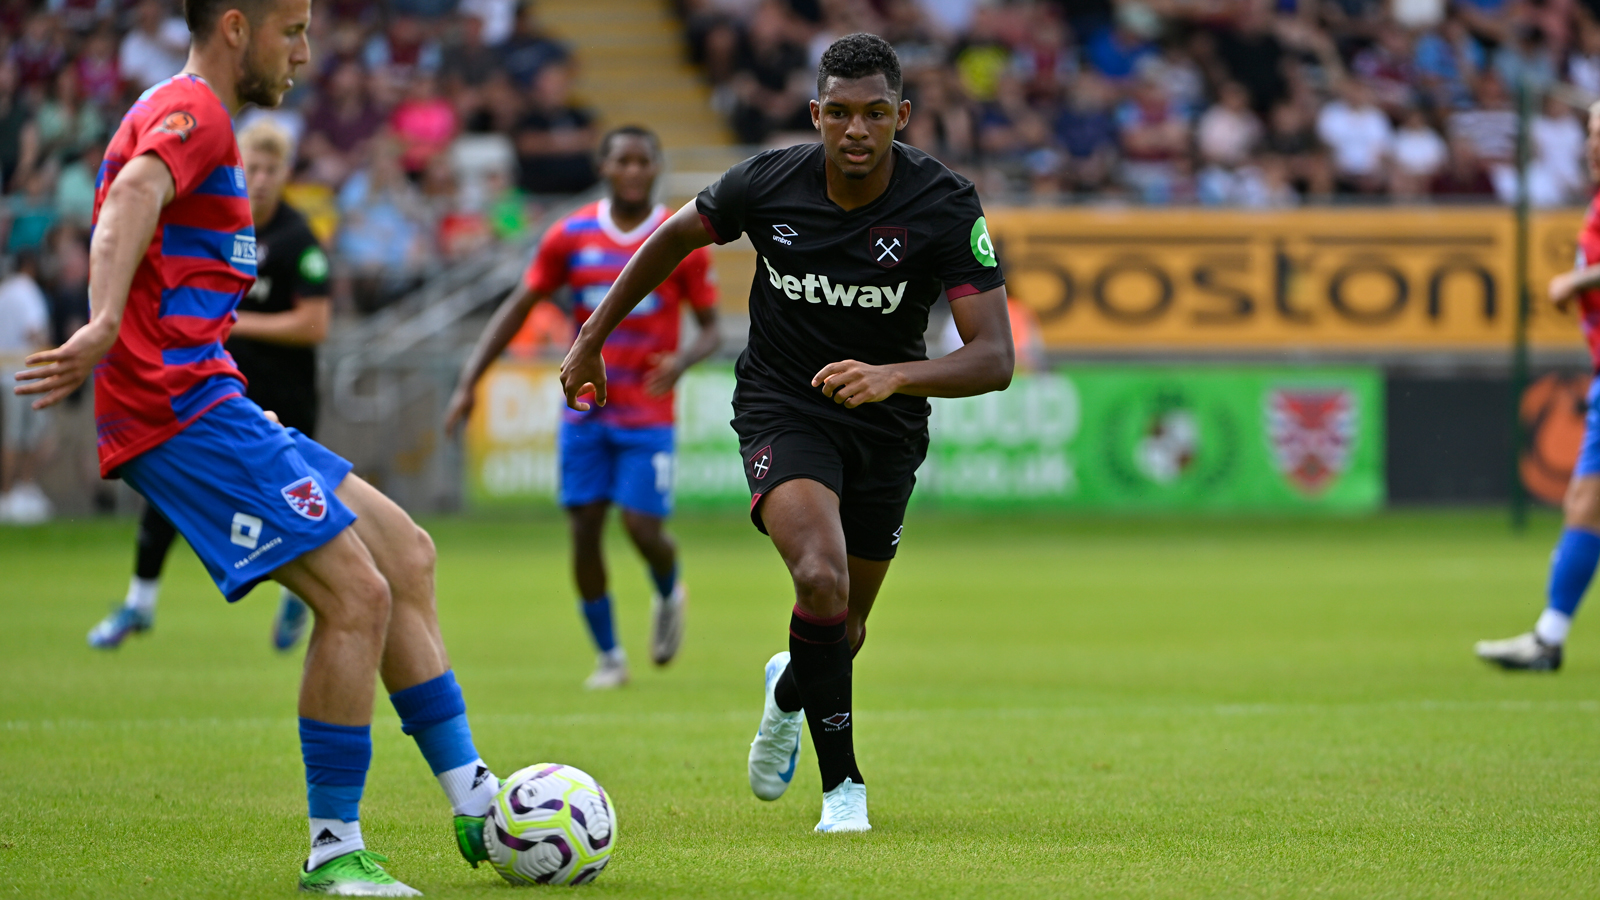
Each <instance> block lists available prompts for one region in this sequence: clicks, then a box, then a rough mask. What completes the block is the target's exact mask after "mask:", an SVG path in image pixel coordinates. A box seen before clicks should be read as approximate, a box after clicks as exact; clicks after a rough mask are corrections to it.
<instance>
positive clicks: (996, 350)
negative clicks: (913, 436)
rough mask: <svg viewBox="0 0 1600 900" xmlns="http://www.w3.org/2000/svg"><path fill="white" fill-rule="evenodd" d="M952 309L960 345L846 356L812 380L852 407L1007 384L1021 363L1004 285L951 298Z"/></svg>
mask: <svg viewBox="0 0 1600 900" xmlns="http://www.w3.org/2000/svg"><path fill="white" fill-rule="evenodd" d="M950 314H951V315H952V316H954V317H955V321H956V330H957V331H958V332H960V333H961V340H962V341H964V342H965V343H964V344H963V345H962V347H961V348H960V349H959V350H956V351H955V352H953V353H950V354H948V355H945V356H941V357H939V358H938V359H922V360H917V361H915V362H903V363H892V364H890V365H886V366H869V365H867V364H866V363H863V362H857V361H856V360H853V359H847V360H844V361H842V362H836V363H831V364H829V365H826V366H823V368H822V371H820V372H818V373H817V374H816V376H815V377H813V378H812V379H811V386H812V387H820V388H822V393H824V394H826V395H827V396H829V397H832V398H833V402H835V403H842V404H844V405H845V406H846V407H849V408H850V409H854V408H856V407H858V406H860V405H861V404H863V403H877V402H878V401H880V400H885V399H887V398H888V397H890V396H891V395H893V394H910V395H912V396H915V397H971V396H973V395H974V394H987V393H989V392H990V391H1003V390H1005V389H1006V387H1007V386H1009V385H1010V384H1011V373H1012V369H1013V368H1014V367H1015V365H1016V351H1015V349H1014V348H1013V347H1012V346H1011V318H1010V316H1009V314H1008V313H1007V312H1006V288H1005V285H1001V286H999V287H997V288H994V289H993V290H988V291H984V292H983V293H981V294H972V295H970V296H967V297H959V298H957V299H955V300H952V301H950Z"/></svg>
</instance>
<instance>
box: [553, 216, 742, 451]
mask: <svg viewBox="0 0 1600 900" xmlns="http://www.w3.org/2000/svg"><path fill="white" fill-rule="evenodd" d="M668 215H669V213H668V210H667V208H666V207H665V206H657V207H656V208H655V209H653V210H651V212H650V217H649V218H647V219H645V220H644V222H642V223H640V224H639V225H638V226H637V227H635V228H634V229H633V230H632V231H628V232H623V231H619V230H618V229H617V226H616V224H615V223H614V222H613V221H612V219H611V204H610V202H609V201H606V200H601V201H599V202H597V203H591V204H589V205H587V206H585V207H583V208H581V209H579V210H578V211H577V212H575V213H573V214H572V215H570V216H567V217H566V218H565V219H562V220H561V221H559V222H557V223H556V224H554V225H552V226H550V230H549V231H547V232H545V236H544V240H542V241H541V242H540V243H539V252H538V254H537V255H536V256H534V258H533V264H532V265H531V266H529V267H528V272H527V274H526V275H525V276H524V280H525V281H526V283H527V285H528V288H529V289H530V290H533V291H535V292H537V293H544V294H549V293H554V292H555V291H556V289H558V288H560V287H561V286H562V285H563V284H565V285H569V286H571V288H572V311H573V316H574V317H575V318H576V319H577V321H578V325H579V326H580V327H581V326H582V325H583V323H584V322H587V321H588V320H589V316H590V315H592V314H593V313H594V311H595V308H596V307H598V306H599V305H600V301H601V300H604V299H605V297H606V291H608V290H610V289H611V283H612V282H614V281H616V280H617V276H618V275H621V274H622V267H623V266H625V265H627V264H628V260H629V259H632V258H633V254H634V252H635V251H637V250H638V249H639V246H640V245H641V244H643V243H644V239H645V238H647V237H649V236H650V235H651V233H653V232H654V231H655V230H656V229H657V228H659V227H660V226H661V223H662V222H665V221H666V220H667V216H668ZM685 302H687V303H688V304H690V305H691V306H693V307H694V308H695V309H710V308H711V307H712V306H714V305H715V304H716V302H717V288H716V279H715V276H714V274H713V272H712V269H711V253H710V251H708V250H706V248H704V247H701V248H698V249H696V250H694V251H693V252H691V253H690V254H689V255H688V256H687V257H685V258H684V260H683V262H681V263H679V264H678V267H677V268H676V269H673V270H672V274H671V275H668V276H667V280H666V281H663V282H662V283H661V286H660V287H658V288H656V289H655V290H653V291H651V292H650V293H649V294H646V295H645V298H644V299H643V300H640V301H639V305H638V306H636V307H634V308H633V312H631V313H629V314H628V317H627V318H625V319H623V320H622V324H620V325H618V326H617V330H615V331H613V332H611V336H610V337H609V338H607V339H606V344H605V346H604V347H603V348H601V351H600V354H601V356H602V357H604V358H605V361H606V405H605V406H602V407H599V408H598V409H594V410H591V411H590V412H587V413H580V412H575V411H573V410H570V409H569V410H566V411H565V412H566V415H567V417H568V419H569V420H573V421H576V420H578V419H582V418H585V417H588V416H597V417H599V418H600V419H601V420H603V421H605V422H607V423H609V424H611V425H616V426H619V427H622V428H648V427H654V426H658V425H671V424H672V393H671V392H670V391H669V392H667V393H666V394H663V395H661V396H651V395H650V394H648V393H646V392H645V389H644V380H645V376H647V375H648V374H649V373H650V371H651V370H652V369H653V368H655V366H656V365H657V364H658V363H659V362H660V361H661V359H662V358H663V357H664V356H666V355H667V354H670V353H673V352H674V351H676V350H677V349H678V324H679V317H680V316H681V315H682V306H681V305H680V304H682V303H685Z"/></svg>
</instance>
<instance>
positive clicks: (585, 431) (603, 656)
mask: <svg viewBox="0 0 1600 900" xmlns="http://www.w3.org/2000/svg"><path fill="white" fill-rule="evenodd" d="M608 431H609V429H607V428H606V426H605V425H603V424H601V423H599V422H596V421H593V420H592V419H585V420H583V421H579V422H570V421H565V420H563V421H562V423H561V428H560V431H559V432H558V434H557V441H558V443H559V446H560V451H561V454H560V455H561V496H560V498H559V500H560V502H561V505H562V507H564V508H565V509H566V510H567V522H568V525H569V527H570V529H571V533H572V575H573V581H574V583H575V584H576V585H577V588H578V612H579V614H581V615H582V616H583V622H584V625H585V627H587V628H588V629H589V637H590V638H591V639H593V641H594V646H595V652H596V655H595V666H594V671H593V672H592V673H590V675H589V677H588V678H587V679H585V680H584V686H585V687H588V688H590V689H591V690H605V689H609V688H617V687H621V686H623V685H625V684H627V683H628V655H627V653H626V652H625V651H624V650H623V649H622V642H621V640H619V639H618V637H617V628H616V619H615V616H614V614H613V611H612V603H611V593H610V591H609V590H608V580H609V579H608V578H607V575H606V564H605V550H604V543H605V526H606V514H607V512H608V511H609V510H610V508H611V498H612V494H613V493H614V492H615V487H616V465H617V459H616V448H615V447H614V446H613V445H612V443H611V441H610V439H609V435H608V433H607V432H608Z"/></svg>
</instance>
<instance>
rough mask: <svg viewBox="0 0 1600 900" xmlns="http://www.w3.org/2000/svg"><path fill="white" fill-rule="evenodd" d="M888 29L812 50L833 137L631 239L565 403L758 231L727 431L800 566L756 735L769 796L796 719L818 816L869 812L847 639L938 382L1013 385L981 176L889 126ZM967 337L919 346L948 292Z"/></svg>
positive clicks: (948, 392) (851, 822) (825, 827)
mask: <svg viewBox="0 0 1600 900" xmlns="http://www.w3.org/2000/svg"><path fill="white" fill-rule="evenodd" d="M900 87H901V79H900V62H899V60H898V59H897V58H896V57H895V54H894V50H893V48H891V47H890V46H889V44H888V43H886V42H885V41H883V40H882V39H881V38H878V37H875V36H873V35H869V34H852V35H848V36H846V37H843V38H840V39H839V40H838V41H835V42H834V43H833V45H832V46H831V47H829V48H828V50H827V52H826V53H824V54H823V55H822V61H821V63H820V65H819V66H818V70H817V97H818V99H817V100H814V101H812V103H811V119H812V122H813V123H814V124H815V125H816V127H817V129H818V130H819V131H820V132H821V133H822V142H821V143H820V144H807V145H801V146H797V147H791V148H789V149H785V150H772V151H768V152H765V153H761V154H759V155H757V156H754V157H752V158H750V159H747V160H745V161H744V162H742V163H739V164H738V165H736V166H734V167H733V168H731V169H729V170H728V171H727V173H725V174H724V175H723V176H722V178H721V179H720V180H718V181H717V183H716V184H713V185H712V186H711V187H709V188H707V189H706V190H704V191H702V192H701V193H700V196H699V197H697V198H696V199H695V200H694V201H693V202H691V203H689V204H687V205H685V206H684V207H683V208H682V209H680V210H679V211H678V212H677V213H676V214H674V215H673V217H672V218H671V219H669V220H668V221H667V222H666V223H665V224H664V225H662V226H661V228H660V229H658V230H657V231H656V232H655V233H654V234H653V235H651V236H650V238H649V239H648V240H647V241H646V242H645V243H644V245H643V246H642V247H640V249H639V251H638V252H637V253H635V254H634V256H633V259H632V260H631V261H630V262H629V263H628V265H627V267H626V268H625V269H623V271H622V274H621V276H620V277H619V278H618V279H617V281H616V283H615V284H613V285H612V287H611V291H610V293H609V294H607V296H606V298H605V300H604V301H602V302H601V304H600V307H599V308H598V309H597V310H596V311H595V312H594V315H593V316H592V317H591V318H590V319H589V321H588V322H587V323H585V325H584V327H583V328H582V329H581V330H580V331H579V333H578V338H577V341H576V342H575V343H574V344H573V347H572V350H571V352H570V353H568V355H567V358H566V360H565V362H563V363H562V366H561V382H562V388H563V390H564V391H565V392H566V396H567V403H568V405H570V406H572V407H573V408H575V409H588V408H589V406H590V403H591V402H596V403H601V404H604V403H605V387H606V375H605V364H604V363H603V361H602V360H601V358H600V347H601V345H602V344H603V343H604V342H605V339H606V336H607V335H608V334H610V332H611V330H612V329H613V328H615V327H616V325H617V323H618V322H620V321H622V319H623V317H624V316H626V315H627V314H628V311H629V310H631V309H632V308H633V306H634V305H635V304H636V303H638V302H639V301H640V299H641V298H643V297H644V296H645V295H646V294H647V293H648V292H649V291H650V290H652V289H653V288H654V287H655V286H656V285H657V284H659V283H660V282H661V281H662V280H663V279H664V278H666V277H667V275H668V274H669V273H670V272H672V270H673V268H674V267H676V266H677V264H678V262H679V261H680V260H682V259H683V258H684V256H686V255H687V254H688V253H689V252H690V251H691V250H693V249H694V248H696V247H703V246H705V245H706V244H709V243H712V242H716V243H727V242H729V241H732V240H734V239H736V238H738V237H739V235H741V234H748V235H750V239H751V241H752V243H754V244H755V247H756V252H757V254H759V256H760V259H759V261H758V262H757V263H756V275H755V280H754V281H753V283H752V284H751V287H750V343H749V346H748V348H747V349H746V350H745V352H744V354H743V355H742V356H741V357H740V358H739V363H738V367H737V369H736V374H737V377H738V386H737V388H736V389H735V391H734V398H733V408H734V419H733V427H734V430H735V431H737V432H738V434H739V443H740V449H741V452H742V453H743V455H744V468H745V478H746V480H747V481H748V482H749V485H750V493H751V504H750V517H751V519H752V521H754V523H755V525H756V527H757V528H759V529H760V530H761V531H762V532H764V533H765V534H767V535H769V536H770V537H771V538H772V543H773V545H774V546H775V547H776V548H777V550H778V553H779V555H780V556H782V557H783V561H784V564H785V565H786V566H788V568H789V574H790V576H791V577H792V578H793V581H794V591H795V605H794V609H793V611H792V613H791V615H790V619H789V652H787V653H779V654H777V655H776V656H774V657H773V658H772V659H771V660H770V661H769V662H768V663H767V668H766V705H765V708H764V710H763V714H762V720H761V726H760V730H759V731H758V732H757V734H756V739H755V741H754V742H753V743H752V745H751V748H750V761H749V766H750V786H751V789H752V790H754V791H755V793H756V795H757V796H759V797H760V798H761V799H763V800H775V799H777V798H778V797H779V796H781V795H782V794H783V792H784V791H785V790H786V789H787V787H788V785H789V781H790V779H791V778H792V777H793V774H794V769H795V763H796V761H797V759H798V755H799V750H800V730H801V729H800V722H801V719H802V718H804V720H805V723H806V725H807V726H808V728H809V730H810V733H811V741H812V744H813V746H814V747H815V748H816V752H817V765H818V768H819V769H820V770H821V774H822V790H823V803H822V818H821V820H820V821H819V822H818V823H817V827H816V830H817V831H867V830H869V829H870V828H871V827H872V826H871V825H870V824H868V820H867V797H866V787H865V785H864V784H863V781H862V777H861V772H860V770H859V769H858V768H857V766H856V761H855V749H854V744H853V738H852V731H853V729H852V722H851V659H852V657H853V656H854V653H855V651H857V650H859V649H860V647H861V644H862V641H863V640H864V639H865V637H866V620H867V615H868V614H869V613H870V612H871V611H872V603H873V601H874V600H875V599H876V598H877V594H878V589H879V588H880V587H881V586H882V584H883V579H884V576H885V575H886V574H887V573H888V571H889V562H890V560H892V559H893V558H894V555H895V550H896V549H897V547H898V545H899V543H900V536H901V523H902V521H903V519H904V515H905V508H906V502H907V500H909V499H910V497H911V488H912V485H913V484H914V483H915V481H916V478H915V472H916V470H917V467H918V466H919V465H920V464H921V463H922V460H923V457H924V455H925V454H926V452H927V448H928V413H929V407H928V402H927V400H925V399H924V398H926V397H967V396H971V395H974V394H982V393H986V392H988V391H997V390H1002V389H1004V388H1005V387H1006V386H1007V385H1008V384H1009V383H1010V381H1011V370H1012V361H1013V351H1012V346H1011V329H1010V325H1009V322H1008V319H1007V315H1006V295H1005V279H1004V278H1003V276H1002V275H1001V272H1000V267H999V264H998V261H997V260H996V258H995V254H994V247H993V245H992V243H991V242H990V240H989V233H988V229H987V227H986V224H985V222H984V218H983V209H982V207H981V206H980V205H979V203H978V197H977V194H976V192H975V191H974V189H973V186H972V183H971V182H969V181H967V180H966V179H965V178H962V177H961V176H959V175H957V174H955V173H953V172H951V171H950V170H949V169H947V168H945V167H944V166H943V165H941V164H940V163H939V162H938V161H937V160H935V159H933V158H932V157H930V156H928V155H927V154H925V153H922V152H921V151H918V150H916V149H914V148H911V147H907V146H905V145H903V144H899V143H896V142H895V140H894V136H895V132H897V131H899V130H900V129H902V128H905V127H906V123H907V122H908V121H909V119H910V115H911V104H910V102H909V101H906V100H902V99H901V96H900ZM941 293H942V294H944V295H946V296H947V297H948V298H949V300H950V308H951V311H952V313H953V314H954V316H955V323H956V328H957V330H958V331H959V332H960V334H961V338H962V340H963V341H964V342H965V346H963V347H962V348H961V349H959V350H957V351H955V352H954V353H951V354H949V355H948V356H945V357H943V358H941V359H937V360H929V359H927V354H926V348H925V347H924V346H923V339H922V336H923V332H924V331H926V330H927V325H928V309H929V307H931V306H932V305H933V303H934V301H935V300H937V299H938V297H939V295H940V294H941Z"/></svg>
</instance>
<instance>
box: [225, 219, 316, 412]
mask: <svg viewBox="0 0 1600 900" xmlns="http://www.w3.org/2000/svg"><path fill="white" fill-rule="evenodd" d="M328 270H329V266H328V256H327V254H326V253H324V252H323V251H322V246H321V245H320V244H319V243H317V237H316V235H314V234H312V233H311V226H310V225H308V224H307V223H306V220H305V217H304V216H302V215H300V213H299V212H297V211H296V210H294V209H292V208H291V207H290V206H289V204H287V203H279V204H278V211H277V213H276V214H274V215H273V217H272V221H270V222H268V223H267V224H266V226H265V227H261V228H258V229H257V231H256V283H255V285H254V286H253V287H251V288H250V292H249V293H248V294H246V295H245V297H244V299H243V300H241V301H239V309H240V310H243V311H248V312H260V313H281V312H288V311H289V310H291V309H293V308H294V301H295V298H296V297H306V298H310V297H326V296H328V275H329V271H328ZM228 352H229V353H231V354H232V355H233V359H234V362H235V363H237V364H238V366H239V372H240V374H242V375H244V377H245V380H246V381H247V382H249V395H250V397H251V399H253V400H255V401H256V402H257V403H260V404H261V406H262V407H263V408H264V409H273V408H274V407H276V406H282V405H284V404H286V403H289V402H310V403H313V404H314V403H315V395H316V390H317V351H316V349H315V348H313V347H289V346H285V345H283V344H272V343H268V342H266V341H253V340H249V339H247V338H237V337H236V338H229V339H228ZM306 397H309V398H310V400H309V401H304V400H303V399H302V398H306ZM269 402H270V403H272V404H273V406H268V405H267V404H268V403H269Z"/></svg>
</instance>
